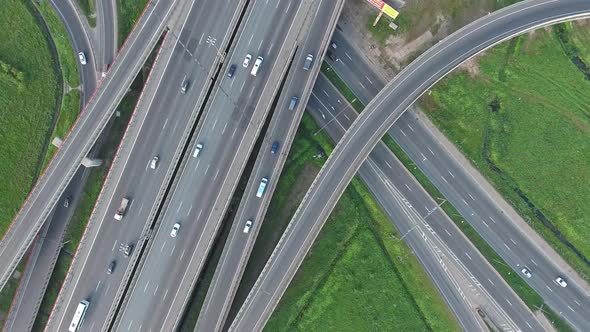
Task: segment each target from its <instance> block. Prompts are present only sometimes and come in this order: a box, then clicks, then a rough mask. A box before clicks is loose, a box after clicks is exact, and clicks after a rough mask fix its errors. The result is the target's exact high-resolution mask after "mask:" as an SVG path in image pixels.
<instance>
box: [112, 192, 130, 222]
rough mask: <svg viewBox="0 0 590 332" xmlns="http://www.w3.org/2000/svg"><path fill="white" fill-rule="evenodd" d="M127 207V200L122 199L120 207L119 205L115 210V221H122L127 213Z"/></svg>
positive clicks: (125, 198)
mask: <svg viewBox="0 0 590 332" xmlns="http://www.w3.org/2000/svg"><path fill="white" fill-rule="evenodd" d="M128 205H129V198H127V197H124V198H123V199H122V200H121V205H119V208H118V209H117V212H116V213H115V219H117V220H121V219H123V216H124V215H125V212H126V211H127V206H128Z"/></svg>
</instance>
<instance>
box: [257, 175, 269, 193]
mask: <svg viewBox="0 0 590 332" xmlns="http://www.w3.org/2000/svg"><path fill="white" fill-rule="evenodd" d="M267 183H268V179H267V178H262V181H260V186H258V191H257V192H256V197H258V198H260V197H262V194H264V189H266V184H267Z"/></svg>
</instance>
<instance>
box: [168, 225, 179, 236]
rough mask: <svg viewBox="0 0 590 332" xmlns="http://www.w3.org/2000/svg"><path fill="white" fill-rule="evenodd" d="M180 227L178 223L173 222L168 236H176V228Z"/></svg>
mask: <svg viewBox="0 0 590 332" xmlns="http://www.w3.org/2000/svg"><path fill="white" fill-rule="evenodd" d="M179 229H180V223H179V222H177V223H176V224H174V226H173V227H172V231H171V232H170V236H172V237H176V234H178V230H179Z"/></svg>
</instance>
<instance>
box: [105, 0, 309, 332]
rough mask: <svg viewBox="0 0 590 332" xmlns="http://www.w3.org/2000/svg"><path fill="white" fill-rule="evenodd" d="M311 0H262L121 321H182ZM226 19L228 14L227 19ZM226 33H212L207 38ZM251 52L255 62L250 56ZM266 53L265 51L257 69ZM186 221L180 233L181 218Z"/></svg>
mask: <svg viewBox="0 0 590 332" xmlns="http://www.w3.org/2000/svg"><path fill="white" fill-rule="evenodd" d="M310 3H311V2H310V1H304V2H300V3H298V4H295V3H292V2H288V1H280V2H275V3H267V2H266V1H255V2H254V3H253V4H252V7H251V10H250V11H249V14H248V16H247V18H246V20H245V23H244V26H243V28H241V29H240V34H239V37H238V40H237V42H236V45H235V47H234V48H233V49H232V51H231V52H230V53H229V55H228V57H227V59H226V61H225V64H224V71H223V72H222V75H223V76H220V79H219V81H220V82H219V86H218V88H217V90H216V91H215V92H214V93H213V95H212V98H211V100H210V101H209V102H208V106H207V107H208V108H207V110H206V113H205V117H204V119H202V120H201V121H202V122H200V123H199V128H198V129H197V134H196V140H195V141H194V143H200V144H203V148H202V151H201V152H200V154H199V156H198V157H196V158H195V157H193V156H192V153H193V150H194V147H195V146H194V145H193V147H192V149H191V150H190V151H189V153H188V154H187V162H186V163H185V164H184V165H183V169H182V171H181V172H180V174H179V176H178V177H177V179H176V187H175V188H174V192H173V194H172V195H171V198H170V201H169V202H168V203H167V206H166V209H165V211H164V213H163V216H162V219H161V221H160V226H159V227H158V230H157V231H156V232H155V234H154V235H153V240H151V241H152V242H151V245H150V250H149V252H148V253H147V255H146V257H145V261H144V262H143V263H142V264H143V265H142V267H141V271H140V272H139V274H138V276H137V278H136V281H134V285H133V288H132V289H131V290H130V295H129V297H128V300H127V301H126V303H125V305H124V308H123V309H122V310H121V314H120V317H118V322H117V328H118V329H129V330H132V331H140V330H144V329H145V330H155V331H156V330H164V331H171V330H174V329H175V327H176V326H177V324H178V322H179V320H180V318H181V316H182V313H183V308H184V306H185V305H186V302H187V301H188V299H189V297H190V294H191V289H192V288H193V287H194V285H195V283H196V281H197V278H198V275H199V273H200V271H201V268H202V266H203V264H204V262H205V259H206V257H207V253H208V251H209V248H210V246H211V244H212V242H213V240H214V237H215V234H216V233H217V230H218V228H219V225H220V222H221V220H222V219H223V216H224V214H225V209H226V208H227V205H228V203H229V201H230V198H231V196H232V194H233V191H234V190H235V187H236V185H237V182H238V180H239V177H240V174H241V172H242V170H243V168H244V166H245V164H246V161H247V159H248V157H247V156H248V155H249V154H250V151H251V150H252V148H253V146H254V143H255V140H256V137H257V136H258V134H259V132H260V130H261V128H262V126H263V124H264V119H265V117H266V114H267V113H268V111H269V109H270V105H271V101H272V99H273V98H274V96H275V94H276V93H277V90H278V84H277V82H280V81H281V80H282V78H283V75H284V73H285V71H286V68H287V65H288V63H289V59H290V58H291V56H292V54H293V51H294V49H295V45H296V42H297V40H296V37H297V35H298V34H299V30H300V28H301V24H302V22H303V20H304V19H305V18H306V16H307V14H308V11H309V7H310ZM224 23H225V22H221V23H220V24H221V26H224V25H225V24H224ZM222 37H223V36H222V35H221V36H220V35H218V34H210V37H208V38H207V39H208V40H209V42H211V41H212V40H219V39H221V38H222ZM246 54H251V60H250V63H249V65H248V66H246V67H247V68H244V66H243V61H244V59H245V56H246ZM258 56H262V57H263V58H264V60H263V62H262V64H261V65H260V67H259V70H258V72H257V74H256V75H253V74H251V71H253V70H254V66H255V65H256V64H255V61H256V59H257V57H258ZM232 64H235V65H236V67H237V68H236V70H235V73H234V74H233V77H228V76H227V75H226V72H227V71H228V69H229V67H230V66H231V65H232ZM176 223H179V224H180V229H179V230H178V234H177V235H176V236H174V237H173V236H172V235H171V231H172V229H173V226H174V225H175V224H176Z"/></svg>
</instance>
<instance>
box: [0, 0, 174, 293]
mask: <svg viewBox="0 0 590 332" xmlns="http://www.w3.org/2000/svg"><path fill="white" fill-rule="evenodd" d="M175 2H176V0H160V1H156V2H150V3H149V4H148V5H147V7H146V10H145V12H144V14H143V16H142V17H141V18H140V19H139V20H138V22H137V25H136V27H135V28H134V30H133V31H132V32H131V34H130V36H129V38H128V39H127V41H126V43H125V44H124V45H123V47H122V49H121V51H120V52H119V54H118V56H117V58H116V61H115V63H114V64H113V66H112V67H111V69H110V70H109V74H108V75H107V76H106V77H105V78H104V79H103V80H102V82H101V84H100V86H99V87H98V89H97V90H96V92H95V94H94V95H93V97H92V98H90V101H89V102H88V103H87V105H86V107H85V109H84V111H83V112H82V113H81V114H80V115H79V117H78V119H77V121H76V123H75V124H74V126H73V128H72V129H71V131H70V132H69V134H68V136H67V137H66V138H65V140H64V141H63V143H62V145H61V147H60V149H59V150H58V151H57V153H56V154H55V155H54V157H53V159H52V161H51V162H50V163H49V165H48V166H47V168H46V170H45V172H44V173H43V174H42V175H41V176H40V177H39V179H38V180H37V183H36V185H35V187H34V188H33V189H32V191H31V193H30V194H29V196H28V197H27V199H26V200H25V203H24V204H23V206H22V207H21V209H20V211H19V212H18V214H17V216H16V217H15V219H14V220H13V223H12V224H11V226H10V228H9V229H8V231H7V232H6V234H5V235H4V237H3V238H2V240H1V241H0V267H2V271H1V273H0V286H1V287H4V285H5V284H6V281H7V280H8V278H9V277H10V275H11V273H12V271H13V270H14V268H15V267H16V265H17V264H18V262H19V261H20V259H21V258H22V257H23V255H24V254H25V252H26V250H27V249H28V248H29V246H30V244H31V243H32V242H33V240H34V238H35V236H36V234H37V233H38V232H39V230H40V229H41V227H42V226H43V223H44V222H45V221H46V220H47V217H48V216H49V214H50V213H51V211H52V210H53V208H54V207H55V205H56V204H57V202H58V200H59V198H60V197H61V195H62V193H63V191H64V189H65V188H66V187H67V185H68V184H69V182H70V181H71V179H72V178H73V177H74V175H75V173H76V171H77V169H78V167H79V165H80V163H81V162H82V160H83V158H84V157H85V156H86V155H87V154H88V152H89V151H90V149H91V148H92V146H93V145H94V142H95V141H96V139H97V138H98V136H99V135H100V133H101V132H102V130H103V128H104V126H105V125H106V123H107V122H108V121H109V119H110V118H111V116H112V114H113V113H114V111H115V106H116V105H117V104H118V103H119V101H120V100H121V98H122V97H123V95H124V94H125V93H126V90H127V88H128V87H129V85H130V84H131V82H132V80H133V78H134V77H135V74H136V73H137V72H138V71H139V69H140V68H141V65H142V64H143V62H144V61H145V59H146V58H147V56H148V54H149V52H150V50H151V48H152V47H153V46H154V45H155V43H156V42H157V40H158V39H159V37H160V35H161V33H162V31H163V30H164V27H165V24H164V22H165V21H166V20H167V18H168V16H169V13H170V12H171V9H172V7H173V5H174V4H175ZM163 21H164V22H163Z"/></svg>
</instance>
